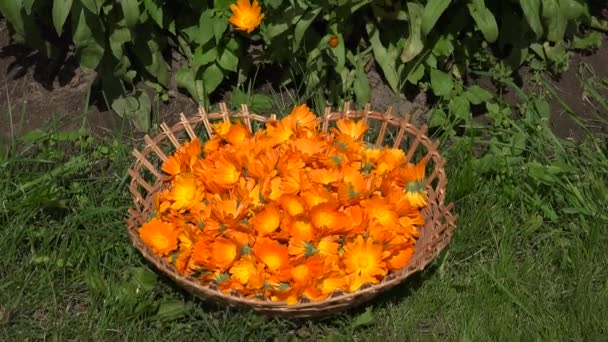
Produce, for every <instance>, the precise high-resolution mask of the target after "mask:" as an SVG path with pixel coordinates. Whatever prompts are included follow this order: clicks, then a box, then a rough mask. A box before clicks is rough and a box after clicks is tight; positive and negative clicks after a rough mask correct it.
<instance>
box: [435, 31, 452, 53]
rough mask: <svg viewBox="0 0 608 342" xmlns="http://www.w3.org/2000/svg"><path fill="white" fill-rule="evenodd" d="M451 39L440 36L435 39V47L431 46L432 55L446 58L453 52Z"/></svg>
mask: <svg viewBox="0 0 608 342" xmlns="http://www.w3.org/2000/svg"><path fill="white" fill-rule="evenodd" d="M452 39H453V38H452V37H451V36H450V37H446V36H441V37H440V38H439V39H437V42H436V43H435V46H433V55H435V56H443V57H448V56H450V55H451V54H452V52H454V44H452Z"/></svg>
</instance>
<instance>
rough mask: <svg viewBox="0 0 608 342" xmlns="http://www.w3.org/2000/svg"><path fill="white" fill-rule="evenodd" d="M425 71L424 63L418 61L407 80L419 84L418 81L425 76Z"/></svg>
mask: <svg viewBox="0 0 608 342" xmlns="http://www.w3.org/2000/svg"><path fill="white" fill-rule="evenodd" d="M424 71H425V67H424V64H422V63H418V64H417V65H416V66H415V67H414V70H412V72H411V73H410V74H409V76H408V77H407V81H408V82H410V83H411V84H414V85H416V84H418V82H420V80H421V79H422V78H423V77H424Z"/></svg>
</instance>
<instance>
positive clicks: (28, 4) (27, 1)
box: [23, 0, 36, 15]
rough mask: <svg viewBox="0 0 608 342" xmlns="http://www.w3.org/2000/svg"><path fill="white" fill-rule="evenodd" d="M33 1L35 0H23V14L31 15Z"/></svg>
mask: <svg viewBox="0 0 608 342" xmlns="http://www.w3.org/2000/svg"><path fill="white" fill-rule="evenodd" d="M34 1H36V0H23V9H25V14H27V15H32V7H33V6H34Z"/></svg>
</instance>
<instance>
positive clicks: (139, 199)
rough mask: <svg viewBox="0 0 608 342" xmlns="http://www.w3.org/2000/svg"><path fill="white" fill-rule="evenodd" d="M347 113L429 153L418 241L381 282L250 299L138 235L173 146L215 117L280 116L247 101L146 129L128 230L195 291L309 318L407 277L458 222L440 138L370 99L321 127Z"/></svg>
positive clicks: (251, 119) (249, 120)
mask: <svg viewBox="0 0 608 342" xmlns="http://www.w3.org/2000/svg"><path fill="white" fill-rule="evenodd" d="M345 117H348V118H352V119H362V120H364V121H365V122H366V123H368V124H371V123H372V122H374V121H375V122H378V123H379V124H380V127H379V133H378V137H377V139H376V141H375V144H376V146H379V147H380V146H382V143H383V142H384V141H385V138H387V137H388V136H389V135H390V134H391V133H389V131H390V130H391V129H392V130H395V129H397V133H396V135H394V143H393V146H392V147H402V145H403V143H404V142H407V143H408V148H406V150H405V152H406V160H407V161H411V160H412V158H413V157H414V154H420V153H421V152H422V156H425V155H426V156H428V157H429V166H430V168H431V169H432V170H431V171H427V177H426V179H425V188H426V191H427V193H428V206H427V207H426V208H424V209H423V210H422V213H423V215H424V218H425V223H424V226H423V227H420V228H419V232H420V236H419V239H418V241H417V242H416V245H415V252H414V255H413V256H412V258H411V260H410V261H409V263H408V264H407V266H406V267H405V268H404V269H402V270H400V271H398V272H393V273H391V274H389V275H388V276H387V277H385V278H384V279H383V280H382V281H381V282H380V283H379V284H376V285H368V286H363V287H361V288H360V289H359V290H358V291H356V292H354V293H334V294H333V295H331V296H330V297H328V298H327V299H325V300H323V301H319V302H300V303H298V304H296V305H287V304H286V303H282V302H271V301H261V300H255V299H248V298H244V297H241V296H239V295H238V294H225V293H223V292H221V291H219V290H218V289H216V288H214V287H213V286H205V285H202V284H200V283H199V282H198V281H197V280H196V279H194V278H192V277H185V276H183V275H181V274H179V273H178V272H177V271H176V269H175V268H174V267H173V265H171V264H170V263H168V262H166V261H165V260H164V259H163V258H161V257H159V256H157V255H156V254H155V253H154V252H153V251H152V250H151V249H150V248H149V247H148V246H147V245H146V244H145V243H144V242H143V241H142V240H141V239H140V237H139V233H138V229H139V227H141V225H142V224H144V223H145V222H146V221H147V220H148V219H149V217H150V215H151V213H152V212H153V210H154V194H155V193H156V192H157V191H159V190H161V189H162V186H163V180H166V179H167V178H166V176H165V175H163V174H162V172H161V171H159V170H160V166H161V165H162V162H164V161H165V160H167V156H168V155H171V154H172V153H173V152H175V151H176V150H177V149H178V148H179V147H180V146H181V142H184V141H187V140H190V139H193V138H196V137H197V134H196V132H197V130H199V131H200V130H201V129H203V134H207V136H208V137H212V136H213V131H212V123H213V122H215V121H217V120H224V121H226V120H230V119H241V120H242V121H243V123H244V124H245V126H246V127H248V128H249V130H250V131H253V125H254V123H255V122H259V123H265V122H268V121H272V120H276V116H275V115H271V116H270V117H266V116H261V115H258V114H254V113H251V112H249V109H248V108H247V106H245V105H244V106H242V108H241V111H240V112H236V113H231V112H230V111H229V110H228V108H227V106H226V104H224V103H221V104H220V112H216V113H207V112H205V110H204V109H202V108H200V109H199V112H198V113H197V114H196V115H194V116H192V117H190V118H187V117H186V116H185V115H184V114H181V115H180V121H179V122H178V123H176V124H175V125H173V126H172V127H169V126H168V125H167V124H165V123H162V124H161V129H162V130H163V132H162V133H160V134H158V135H157V136H156V137H154V138H150V137H149V136H147V135H146V136H145V137H144V141H145V147H144V148H143V150H142V151H141V152H140V151H139V150H137V149H135V150H133V155H134V156H135V159H136V160H135V163H134V166H133V167H132V168H131V169H129V171H128V172H129V175H130V176H131V183H130V187H129V190H130V192H131V196H132V197H133V201H134V208H131V209H129V217H128V219H127V225H128V232H129V236H130V238H131V240H132V242H133V245H134V246H135V248H136V249H138V250H139V251H140V252H141V253H142V255H143V256H144V258H145V259H146V260H147V261H148V262H150V263H151V264H153V265H154V267H155V268H156V269H158V270H159V271H161V272H162V273H163V274H164V275H166V276H167V277H169V278H170V279H171V280H172V281H174V282H175V283H177V284H178V285H179V286H181V287H182V288H184V289H186V290H187V291H188V292H190V293H192V294H193V295H195V296H197V297H199V298H202V299H206V300H214V301H217V302H221V303H225V304H228V305H232V306H241V307H243V306H245V307H249V308H252V309H254V310H255V311H258V312H260V313H264V314H269V315H273V316H281V317H292V318H307V317H318V316H323V315H327V314H331V313H335V312H338V311H342V310H345V309H348V308H351V307H354V306H357V305H359V304H362V303H364V302H367V301H369V300H371V299H372V298H374V297H375V296H377V295H378V294H380V293H382V292H384V291H386V290H388V289H390V288H392V287H394V286H396V285H398V284H399V283H401V282H403V281H404V280H405V279H406V278H408V277H409V276H410V275H412V274H413V273H415V272H417V271H420V270H422V269H424V268H425V267H426V266H427V265H428V264H429V263H430V262H431V261H432V260H433V259H434V258H435V257H436V256H437V255H438V254H439V253H440V252H441V251H442V250H443V249H444V248H445V247H446V246H447V244H448V243H449V242H450V240H451V238H452V235H453V232H454V229H455V227H456V225H455V220H456V217H455V216H454V215H452V214H451V209H452V207H453V205H452V204H449V205H445V204H444V200H445V188H446V185H447V179H446V176H445V171H444V165H445V160H444V159H443V158H442V157H441V155H440V154H439V151H438V145H439V144H438V143H437V142H433V141H431V139H429V138H428V137H427V136H426V129H427V127H426V126H425V125H424V126H422V127H421V128H417V127H415V126H414V125H413V124H411V123H410V116H409V115H406V116H405V117H395V116H393V115H392V109H391V108H389V109H388V110H387V111H386V112H383V113H380V112H377V111H373V110H371V109H370V106H369V105H366V106H365V108H364V109H363V110H360V111H356V110H351V109H350V106H349V104H348V103H347V104H345V106H344V108H343V109H342V111H339V112H334V111H332V110H331V108H327V109H326V110H325V111H324V113H323V115H322V116H321V117H319V119H318V120H319V123H320V130H321V131H323V132H327V131H328V130H329V127H330V123H331V122H333V121H336V120H338V119H341V118H345ZM370 126H371V125H370Z"/></svg>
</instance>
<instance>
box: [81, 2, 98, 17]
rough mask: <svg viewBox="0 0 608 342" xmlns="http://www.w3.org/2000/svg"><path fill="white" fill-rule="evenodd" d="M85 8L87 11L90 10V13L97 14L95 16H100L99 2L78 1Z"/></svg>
mask: <svg viewBox="0 0 608 342" xmlns="http://www.w3.org/2000/svg"><path fill="white" fill-rule="evenodd" d="M78 1H79V2H80V3H81V4H82V5H83V6H84V7H86V9H88V10H89V11H91V12H93V13H95V14H99V10H100V9H101V6H98V4H97V1H99V0H78Z"/></svg>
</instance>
